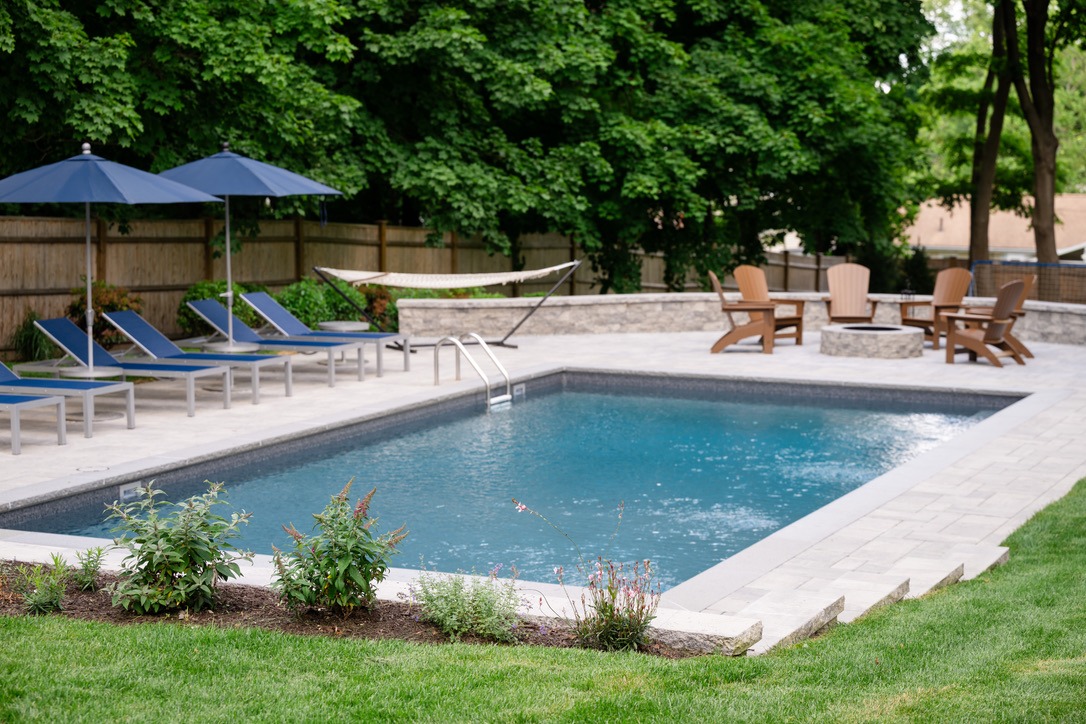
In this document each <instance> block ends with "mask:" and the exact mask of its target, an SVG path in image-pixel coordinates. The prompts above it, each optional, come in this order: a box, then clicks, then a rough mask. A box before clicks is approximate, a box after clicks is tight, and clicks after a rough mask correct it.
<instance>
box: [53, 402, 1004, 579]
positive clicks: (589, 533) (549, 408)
mask: <svg viewBox="0 0 1086 724" xmlns="http://www.w3.org/2000/svg"><path fill="white" fill-rule="evenodd" d="M914 409H915V408H914ZM986 414H988V413H987V412H979V413H975V414H952V413H933V412H915V411H914V412H909V411H902V410H899V411H878V412H869V411H864V410H860V409H843V408H833V407H827V406H826V403H825V402H818V403H817V404H795V403H789V402H785V403H782V404H766V403H758V404H749V403H741V402H728V401H720V400H697V399H693V400H691V399H668V398H662V397H638V396H625V395H614V394H595V393H586V392H562V393H556V394H546V395H541V396H537V397H533V398H532V399H530V400H527V401H526V402H523V403H518V404H515V405H513V406H511V407H507V408H506V409H502V410H496V411H495V412H493V413H491V414H489V415H486V414H479V413H477V412H476V413H475V414H472V415H470V416H466V417H465V416H457V418H458V419H455V420H452V421H448V422H445V423H444V424H440V425H436V426H434V425H430V426H426V427H425V428H423V429H417V430H414V431H411V432H404V433H397V434H395V435H393V436H387V439H382V440H378V441H376V442H364V443H363V442H358V441H349V440H348V441H339V442H337V443H336V444H335V445H334V446H324V447H317V448H314V449H313V450H312V453H313V457H312V459H307V460H304V461H303V460H300V457H301V456H300V455H298V454H296V453H295V454H292V456H291V457H290V458H288V459H285V460H274V459H273V460H268V461H265V462H263V463H261V464H258V465H255V466H253V467H252V469H251V470H249V471H248V472H247V473H246V474H245V475H240V474H237V473H231V475H230V477H228V478H226V479H225V480H224V482H225V483H226V488H227V493H228V498H227V499H228V501H229V502H230V503H231V504H232V506H233V507H234V508H236V509H244V510H248V511H253V513H254V515H253V517H252V522H251V524H250V525H249V526H247V527H246V529H245V531H244V540H243V545H244V546H245V547H248V548H250V549H252V550H254V551H256V552H259V553H270V552H271V546H272V545H273V544H275V545H277V546H279V547H280V548H286V547H288V546H289V543H290V540H289V538H288V537H287V536H286V535H285V534H284V533H283V531H282V528H281V526H282V525H283V524H285V523H293V524H294V525H296V526H297V527H298V529H299V530H301V531H303V532H307V531H309V530H310V529H311V526H312V517H311V514H312V513H316V512H319V511H320V510H321V509H322V508H323V507H324V506H325V504H327V502H328V499H329V497H330V496H332V495H334V494H335V493H337V492H338V491H339V490H340V489H341V488H342V487H343V485H344V483H345V482H346V481H347V480H349V479H350V478H355V483H354V488H353V489H352V497H361V496H362V495H364V494H365V493H366V492H367V491H368V490H369V489H370V488H371V487H373V486H376V487H377V494H376V496H375V498H374V501H373V506H372V508H371V512H372V514H374V515H377V516H378V517H379V518H380V522H379V524H378V527H377V529H378V530H379V531H388V530H391V529H393V528H396V527H398V526H399V525H400V524H406V526H407V528H408V530H409V531H410V534H409V536H408V538H407V539H406V540H405V541H404V543H403V544H402V546H401V553H400V554H399V555H398V556H396V558H395V559H394V561H393V563H394V565H397V566H400V567H408V568H414V567H417V566H419V564H420V560H421V561H423V562H424V563H425V565H426V566H428V567H432V568H436V569H437V570H442V571H456V570H463V571H469V572H470V571H472V570H476V571H479V572H483V571H486V570H489V569H490V568H491V567H493V566H494V565H496V564H499V563H500V564H504V565H505V567H506V570H508V567H509V566H510V565H515V566H516V567H517V568H518V570H519V571H520V576H521V578H522V579H523V580H539V581H551V580H553V569H554V567H555V566H557V565H562V566H564V567H565V568H566V569H567V570H573V569H574V568H575V566H576V564H577V555H576V552H575V550H574V547H573V546H572V544H571V543H570V541H569V540H567V539H566V538H565V537H563V536H562V535H561V534H559V533H558V532H556V531H555V530H553V529H551V528H550V527H549V526H547V524H546V523H545V522H544V521H542V520H540V519H539V518H537V517H535V516H532V515H530V514H529V513H518V512H517V511H516V510H515V508H514V506H513V504H512V502H511V500H512V498H517V499H518V500H521V501H523V502H524V503H526V504H527V505H528V506H530V507H531V508H532V509H534V510H536V511H539V512H540V513H542V514H543V515H545V516H547V517H548V518H549V519H550V520H551V521H553V522H554V523H555V524H556V525H557V526H559V527H560V528H561V529H562V530H564V531H565V533H567V534H568V535H569V537H570V538H571V539H572V540H573V541H576V542H577V544H578V545H579V546H580V549H581V551H582V552H583V553H584V555H585V557H586V558H587V559H588V560H590V561H591V560H592V559H594V557H595V556H597V555H605V556H608V557H611V558H613V559H615V560H623V561H632V560H635V559H645V558H648V559H651V560H652V563H653V567H654V569H655V570H656V572H657V574H658V576H659V580H660V581H661V583H662V584H663V586H664V587H665V588H667V587H670V586H673V585H675V584H677V583H679V582H681V581H683V580H685V579H687V578H689V577H691V576H693V575H695V574H697V573H699V572H701V571H703V570H705V569H707V568H709V567H710V566H712V565H714V564H716V563H718V562H719V561H721V560H723V559H724V558H727V557H728V556H730V555H732V554H734V553H736V552H737V551H739V550H742V549H743V548H745V547H747V546H749V545H750V544H752V543H754V542H756V541H758V540H760V539H761V538H764V537H765V536H767V535H769V534H770V533H772V532H773V531H776V530H778V529H780V528H781V527H783V526H785V525H787V524H788V523H791V522H792V521H795V520H797V519H799V518H801V517H803V516H804V515H806V514H807V513H810V512H811V511H813V510H815V509H817V508H819V507H821V506H823V505H825V504H826V503H828V502H830V501H832V500H834V499H836V498H838V497H840V496H841V495H842V494H844V493H847V492H848V491H850V490H853V489H854V488H856V487H858V486H860V485H862V484H864V483H865V482H867V481H869V480H871V479H873V478H875V477H877V476H878V475H880V474H882V473H884V472H886V471H888V470H890V469H891V468H894V467H896V466H898V465H901V464H902V463H904V462H906V461H907V460H909V459H911V458H913V457H915V456H916V455H918V454H920V453H922V452H924V451H926V450H929V449H931V448H933V447H935V446H936V445H938V444H940V443H941V442H943V441H945V440H948V439H950V438H952V437H954V436H955V435H957V434H958V433H960V432H961V431H962V430H964V429H965V428H966V427H968V426H970V425H972V424H974V423H975V422H977V421H978V420H979V419H980V418H981V417H983V416H985V415H986ZM621 502H624V503H625V512H624V514H623V517H622V521H621V526H620V528H619V530H618V533H617V535H615V536H614V539H613V542H610V543H609V541H611V538H612V534H613V533H614V531H615V527H616V524H617V523H618V517H617V514H618V506H619V504H620V503H621ZM98 510H100V508H98ZM224 510H225V508H224ZM37 529H39V530H41V529H42V528H41V527H38V528H37ZM53 530H57V531H58V532H68V533H76V534H82V535H99V536H108V535H109V534H108V531H109V528H108V526H106V525H104V524H102V523H100V522H98V521H97V520H94V521H91V522H89V523H88V522H87V521H86V520H84V521H83V522H77V523H76V524H70V523H69V524H65V525H62V526H61V527H59V528H53Z"/></svg>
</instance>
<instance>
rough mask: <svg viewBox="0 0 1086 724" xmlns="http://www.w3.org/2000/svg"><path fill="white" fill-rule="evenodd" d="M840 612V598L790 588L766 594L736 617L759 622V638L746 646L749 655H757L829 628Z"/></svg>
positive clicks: (843, 604) (841, 598)
mask: <svg viewBox="0 0 1086 724" xmlns="http://www.w3.org/2000/svg"><path fill="white" fill-rule="evenodd" d="M844 610H845V597H844V596H840V595H838V596H834V595H833V594H826V593H816V592H809V591H797V590H794V589H793V590H779V591H772V592H770V593H767V594H765V595H764V596H762V597H761V598H759V599H758V600H756V601H752V602H751V603H750V604H748V605H747V606H746V607H745V608H743V609H742V610H741V611H739V612H738V613H737V615H738V616H741V617H750V618H756V619H759V620H760V621H761V622H762V638H761V640H760V641H758V642H757V643H756V644H754V645H753V646H751V647H750V651H751V653H756V654H761V653H765V652H766V651H769V650H770V649H772V648H774V647H777V646H790V645H792V644H794V643H798V642H799V641H802V640H804V639H808V638H810V637H811V636H814V635H815V634H818V633H821V632H822V631H825V630H827V629H829V628H830V627H832V626H833V625H834V624H836V623H837V617H838V616H839V615H840V614H841V612H842V611H844Z"/></svg>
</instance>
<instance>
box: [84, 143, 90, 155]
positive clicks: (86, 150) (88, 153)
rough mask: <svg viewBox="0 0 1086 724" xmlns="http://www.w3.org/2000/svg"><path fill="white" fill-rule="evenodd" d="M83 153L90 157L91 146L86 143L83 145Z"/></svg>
mask: <svg viewBox="0 0 1086 724" xmlns="http://www.w3.org/2000/svg"><path fill="white" fill-rule="evenodd" d="M83 153H84V154H86V155H88V156H89V155H90V144H89V143H84V144H83Z"/></svg>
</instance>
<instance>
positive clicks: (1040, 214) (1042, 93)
mask: <svg viewBox="0 0 1086 724" xmlns="http://www.w3.org/2000/svg"><path fill="white" fill-rule="evenodd" d="M1049 5H1050V2H1049V0H1022V7H1023V9H1024V10H1025V16H1026V66H1027V67H1026V69H1025V70H1026V72H1028V73H1029V84H1028V86H1027V84H1026V78H1025V74H1024V73H1023V68H1022V60H1021V54H1020V52H1019V49H1018V27H1017V26H1018V24H1017V13H1016V12H1015V8H1014V5H1012V3H1010V2H1007V1H1006V0H1004V2H1002V3H1001V4H1000V7H1001V9H1002V13H1001V14H1002V16H1003V20H1004V30H1005V31H1006V33H1007V59H1008V61H1009V64H1010V69H1011V77H1012V78H1013V79H1014V87H1015V90H1016V91H1017V94H1018V102H1019V104H1020V105H1021V106H1022V113H1023V115H1024V116H1025V117H1026V122H1027V123H1028V124H1029V132H1030V138H1031V145H1032V150H1033V173H1034V178H1033V239H1034V244H1035V245H1036V247H1037V261H1039V262H1049V263H1053V262H1057V261H1059V255H1058V254H1057V253H1056V152H1057V151H1058V149H1059V140H1058V139H1057V138H1056V132H1055V130H1054V120H1055V112H1054V111H1055V84H1054V79H1053V76H1052V54H1054V53H1055V47H1054V43H1051V44H1050V43H1049V42H1047V40H1048V39H1047V36H1046V33H1047V25H1048V9H1049ZM1042 288H1043V286H1042Z"/></svg>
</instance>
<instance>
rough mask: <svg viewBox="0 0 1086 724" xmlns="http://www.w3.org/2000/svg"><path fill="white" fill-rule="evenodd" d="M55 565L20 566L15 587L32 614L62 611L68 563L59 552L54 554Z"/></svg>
mask: <svg viewBox="0 0 1086 724" xmlns="http://www.w3.org/2000/svg"><path fill="white" fill-rule="evenodd" d="M52 558H53V565H52V566H51V567H46V566H43V565H40V564H39V565H34V566H29V567H28V566H19V567H18V568H17V569H16V571H15V584H14V588H15V591H16V592H17V593H20V594H22V597H23V607H24V608H25V609H26V612H27V613H29V614H30V615H32V616H36V615H40V614H46V613H53V612H54V611H60V610H61V608H62V606H61V605H62V603H63V601H64V589H65V588H66V587H67V585H68V564H67V563H66V562H65V561H64V558H62V557H61V556H60V555H59V554H57V553H54V554H53V555H52Z"/></svg>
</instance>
